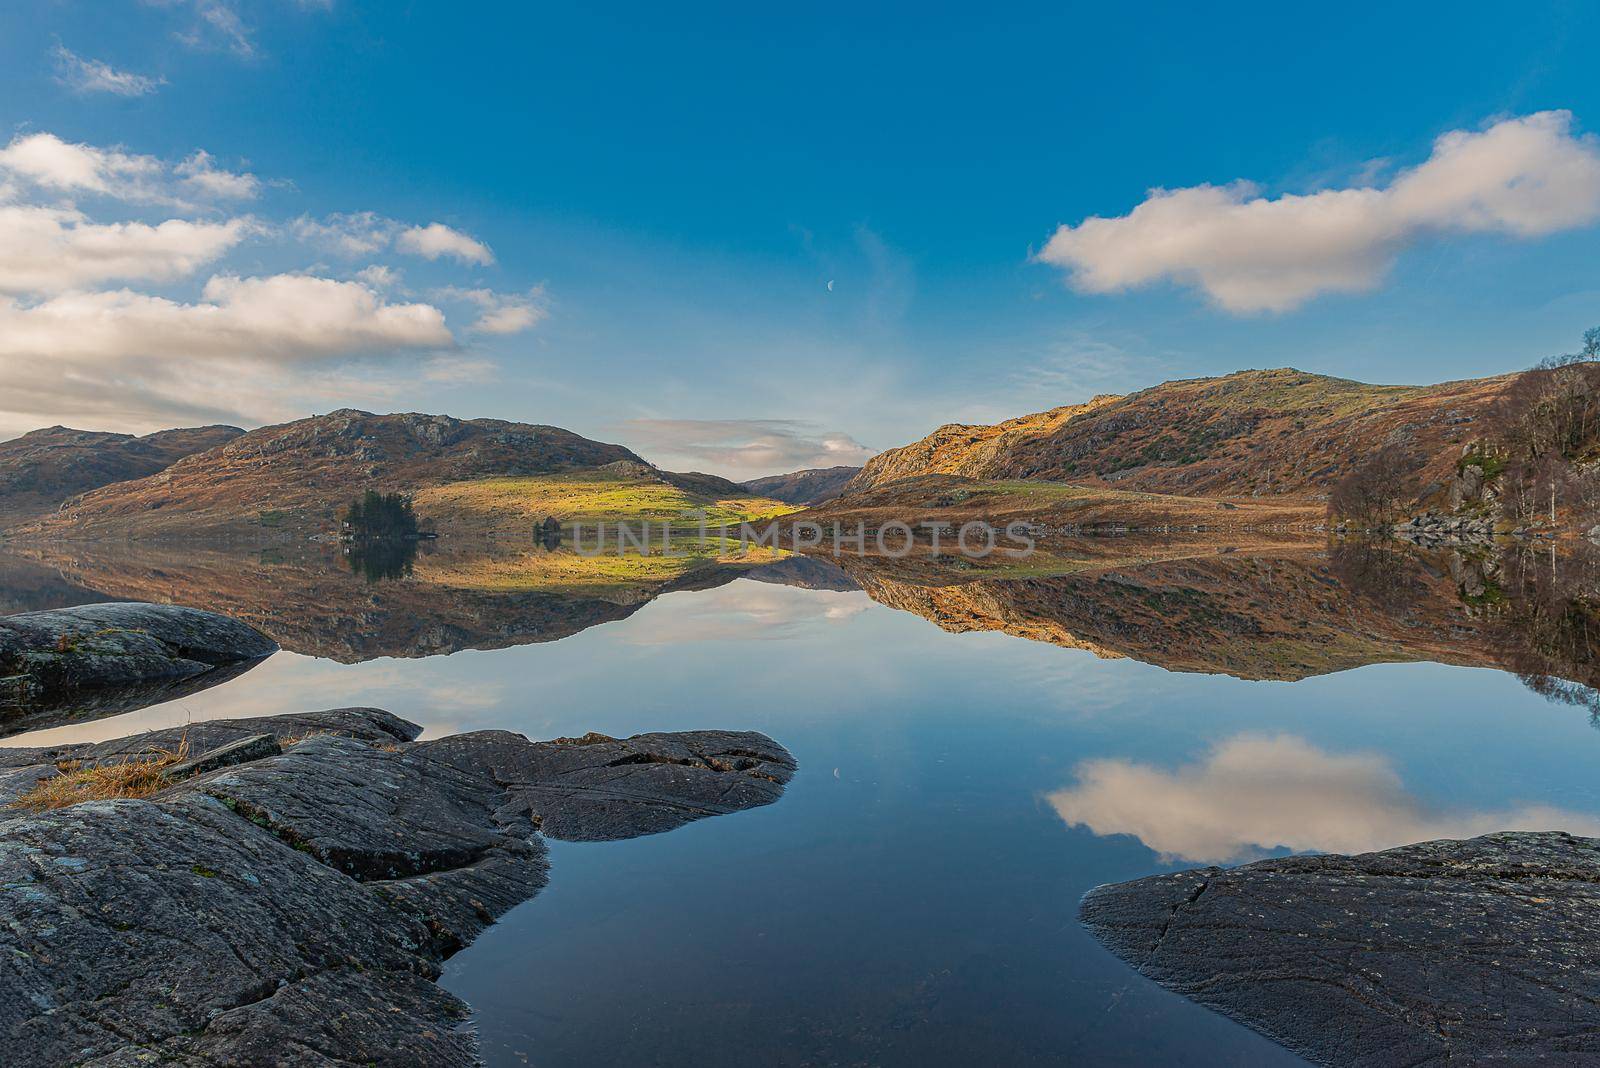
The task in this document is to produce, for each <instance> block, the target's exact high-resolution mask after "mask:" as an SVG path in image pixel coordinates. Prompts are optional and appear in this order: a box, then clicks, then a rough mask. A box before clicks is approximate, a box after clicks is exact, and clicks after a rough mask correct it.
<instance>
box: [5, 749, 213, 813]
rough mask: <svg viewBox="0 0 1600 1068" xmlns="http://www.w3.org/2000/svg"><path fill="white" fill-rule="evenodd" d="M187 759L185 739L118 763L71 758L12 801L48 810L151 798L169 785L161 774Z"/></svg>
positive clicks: (13, 804) (21, 805) (23, 805)
mask: <svg viewBox="0 0 1600 1068" xmlns="http://www.w3.org/2000/svg"><path fill="white" fill-rule="evenodd" d="M187 759H189V739H187V738H184V739H183V740H182V741H180V742H179V743H178V748H176V749H162V750H158V751H156V752H155V753H153V754H150V755H148V756H140V757H130V758H129V759H127V760H124V761H121V762H119V763H115V764H100V765H96V766H92V767H83V766H82V765H81V764H80V763H79V762H78V761H68V762H66V763H63V764H61V765H59V768H60V772H61V773H60V774H59V775H55V776H52V777H51V778H48V779H45V780H44V781H43V782H41V783H39V784H38V785H37V786H35V787H34V788H33V789H31V790H29V791H28V792H27V793H25V794H23V795H22V796H21V797H19V798H17V800H16V801H14V802H12V805H11V807H12V808H25V809H29V810H30V811H33V812H46V811H49V810H50V809H56V808H66V807H67V806H68V805H76V804H78V803H79V802H81V801H110V800H112V799H115V798H120V797H131V798H141V797H150V796H151V795H153V794H156V793H159V792H160V791H161V790H162V789H164V788H165V787H166V786H167V785H168V783H167V782H166V781H165V780H164V779H163V778H162V777H161V773H162V772H164V771H165V770H166V769H167V768H169V767H171V766H172V765H174V764H181V763H183V762H184V761H185V760H187Z"/></svg>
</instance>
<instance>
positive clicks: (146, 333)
mask: <svg viewBox="0 0 1600 1068" xmlns="http://www.w3.org/2000/svg"><path fill="white" fill-rule="evenodd" d="M454 345H455V342H454V339H453V338H452V337H451V334H450V332H449V330H448V329H446V327H445V320H444V314H443V313H442V312H440V311H439V309H437V308H435V307H433V306H431V305H428V304H393V303H389V302H386V301H384V300H383V299H382V298H381V297H379V296H378V294H376V293H374V292H373V291H372V290H371V289H369V288H367V287H366V286H364V285H361V284H360V283H358V282H340V281H334V280H331V279H327V278H316V277H311V276H306V275H275V276H271V277H266V278H238V277H235V276H232V275H218V276H216V277H213V278H212V279H211V280H210V281H209V282H207V283H206V285H205V287H204V289H203V291H202V295H201V299H199V300H198V301H194V302H182V301H174V300H169V299H166V298H163V297H156V296H151V295H148V294H143V293H137V292H134V291H131V290H126V289H123V290H116V291H112V292H99V293H66V294H63V295H60V296H56V297H52V298H50V299H48V300H44V301H40V302H37V303H31V304H30V303H24V302H21V301H17V300H14V299H7V298H0V381H3V382H5V384H6V388H5V389H4V390H3V391H0V426H4V427H6V428H8V429H13V428H18V427H21V428H30V427H33V426H37V425H39V424H40V421H41V419H45V418H47V417H48V419H49V421H66V420H77V421H82V422H88V423H92V424H93V425H115V426H125V427H129V428H133V429H152V428H155V427H160V426H172V425H175V424H179V423H183V422H186V421H190V420H195V419H201V420H206V421H216V420H218V419H222V420H225V421H233V422H240V421H245V422H248V421H252V420H255V419H260V418H263V417H289V416H299V415H303V414H305V412H306V411H307V410H309V408H307V407H306V406H305V405H306V404H307V403H309V401H310V400H312V399H320V400H322V401H324V402H327V401H331V402H336V403H342V404H343V403H354V402H357V401H359V400H360V399H361V398H362V397H371V396H374V395H380V396H381V395H383V394H384V393H385V391H386V389H389V388H390V387H392V385H393V380H394V378H395V375H394V374H393V372H392V371H391V372H388V373H386V374H373V373H371V371H370V369H363V368H360V367H359V366H355V365H351V363H350V361H351V360H353V359H357V358H360V357H373V358H376V357H382V358H384V359H385V360H386V361H388V362H391V363H392V362H393V361H394V360H395V359H397V358H399V357H403V356H405V355H406V354H408V353H409V354H411V355H413V356H414V357H419V358H422V359H423V362H422V364H421V365H420V372H421V373H424V374H430V373H432V368H433V362H432V361H433V359H434V357H435V354H437V353H439V352H440V350H452V349H453V348H454ZM448 361H449V357H448V356H446V357H445V358H444V362H441V365H440V370H439V373H438V375H437V377H436V378H433V379H430V380H434V381H440V382H447V383H448V382H458V381H462V380H464V378H465V377H466V375H467V373H468V371H469V370H471V368H467V367H452V366H450V364H449V363H448ZM391 391H392V390H391Z"/></svg>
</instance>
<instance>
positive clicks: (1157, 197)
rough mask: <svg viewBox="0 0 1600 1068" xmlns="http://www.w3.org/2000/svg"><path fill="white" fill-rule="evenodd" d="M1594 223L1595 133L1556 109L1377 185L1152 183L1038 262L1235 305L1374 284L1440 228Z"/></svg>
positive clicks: (1457, 144)
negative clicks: (1128, 205) (1186, 288)
mask: <svg viewBox="0 0 1600 1068" xmlns="http://www.w3.org/2000/svg"><path fill="white" fill-rule="evenodd" d="M1597 220H1600V141H1597V139H1596V138H1595V137H1594V136H1592V135H1584V136H1577V135H1574V134H1573V132H1572V116H1571V114H1570V113H1569V112H1566V111H1544V112H1539V113H1537V114H1534V115H1528V116H1524V117H1521V118H1514V119H1506V120H1503V121H1500V122H1497V123H1495V124H1494V125H1492V126H1490V127H1489V128H1487V129H1485V130H1482V131H1476V132H1473V131H1464V130H1457V131H1453V132H1451V133H1447V134H1445V135H1444V136H1442V137H1440V138H1439V139H1438V140H1437V141H1435V142H1434V146H1433V153H1432V155H1431V156H1429V158H1428V159H1427V160H1426V161H1425V162H1424V163H1422V164H1420V165H1418V166H1416V167H1413V168H1411V169H1410V170H1406V171H1402V172H1400V174H1399V175H1397V176H1396V177H1395V178H1394V180H1392V181H1391V182H1390V183H1389V184H1388V185H1387V186H1385V187H1381V188H1380V187H1375V186H1366V187H1354V188H1346V189H1326V190H1322V191H1319V192H1316V193H1309V194H1303V195H1301V194H1286V195H1284V196H1280V197H1277V198H1268V197H1264V196H1261V195H1260V194H1259V190H1258V188H1257V187H1256V186H1255V185H1253V184H1252V183H1250V182H1246V181H1237V182H1233V183H1231V184H1228V185H1223V186H1216V185H1200V186H1192V187H1189V188H1185V189H1174V190H1167V189H1155V190H1152V191H1151V193H1150V195H1149V196H1148V197H1147V198H1146V199H1145V201H1144V202H1143V203H1141V204H1140V205H1139V206H1138V207H1136V208H1134V209H1133V210H1132V211H1131V212H1129V213H1128V214H1127V215H1123V216H1119V217H1116V218H1110V219H1106V218H1100V217H1098V216H1095V217H1091V218H1088V219H1085V220H1084V221H1083V222H1081V223H1079V224H1078V225H1077V226H1062V227H1060V228H1059V229H1058V230H1057V231H1056V232H1055V234H1054V235H1053V236H1052V237H1051V238H1050V241H1049V243H1048V244H1046V245H1045V247H1044V249H1043V251H1041V252H1040V253H1039V254H1038V257H1037V258H1038V259H1039V260H1040V261H1042V262H1044V263H1048V264H1052V265H1054V266H1056V267H1060V268H1061V269H1063V270H1065V271H1067V272H1068V281H1069V283H1070V284H1071V285H1072V286H1073V287H1074V288H1077V289H1079V290H1082V291H1084V292H1089V293H1110V292H1116V291H1119V290H1125V289H1130V288H1134V287H1137V286H1143V285H1148V284H1150V283H1152V282H1156V281H1160V280H1169V281H1173V282H1176V283H1179V284H1182V285H1190V286H1195V287H1197V288H1199V289H1201V290H1203V291H1204V292H1205V293H1206V294H1207V295H1208V296H1209V297H1211V299H1212V300H1214V301H1215V302H1216V303H1217V304H1218V305H1220V306H1221V307H1222V308H1224V309H1226V310H1228V311H1231V312H1236V313H1241V312H1258V311H1287V310H1289V309H1291V308H1294V307H1297V306H1299V305H1300V304H1303V303H1305V302H1306V301H1307V300H1310V299H1311V298H1313V297H1315V296H1317V295H1318V294H1321V293H1327V292H1360V291H1364V290H1370V289H1372V288H1374V287H1375V286H1377V285H1378V283H1379V282H1381V281H1382V279H1383V277H1384V275H1385V273H1386V272H1387V271H1388V269H1389V267H1390V266H1391V264H1392V263H1393V261H1394V258H1395V256H1396V255H1397V254H1398V253H1399V251H1400V250H1401V249H1403V248H1405V247H1406V246H1408V245H1410V244H1413V243H1415V242H1417V241H1420V240H1424V239H1426V238H1428V237H1436V236H1439V235H1443V234H1452V233H1454V234H1471V233H1480V234H1501V235H1507V236H1511V237H1518V238H1533V237H1540V236H1543V235H1547V234H1551V233H1555V232H1557V231H1561V230H1568V229H1573V228H1577V227H1582V226H1588V225H1590V224H1592V223H1594V222H1596V221H1597Z"/></svg>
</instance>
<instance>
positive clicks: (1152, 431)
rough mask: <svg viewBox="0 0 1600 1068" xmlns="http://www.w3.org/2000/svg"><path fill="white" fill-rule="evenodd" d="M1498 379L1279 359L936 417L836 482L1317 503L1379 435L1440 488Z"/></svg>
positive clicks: (1506, 379) (1503, 381) (1504, 381)
mask: <svg viewBox="0 0 1600 1068" xmlns="http://www.w3.org/2000/svg"><path fill="white" fill-rule="evenodd" d="M1511 379H1512V376H1509V375H1507V376H1502V377H1497V378H1484V379H1474V380H1468V381H1462V382H1447V383H1444V384H1442V385H1436V386H1375V385H1367V384H1365V383H1362V382H1354V381H1350V380H1348V379H1342V378H1329V377H1327V376H1324V375H1315V374H1309V373H1307V372H1304V371H1297V370H1294V369H1292V368H1283V369H1278V370H1267V371H1240V372H1237V373H1235V374H1231V375H1226V376H1223V377H1220V378H1194V379H1185V380H1180V381H1173V382H1164V383H1162V384H1161V385H1158V386H1153V387H1151V388H1149V389H1145V390H1141V391H1139V392H1137V393H1132V394H1129V395H1127V396H1125V397H1109V396H1107V397H1096V398H1095V399H1094V400H1092V401H1090V402H1089V403H1087V404H1082V405H1074V406H1069V407H1063V408H1052V409H1050V410H1049V411H1046V412H1040V413H1038V414H1036V415H1027V416H1022V417H1020V418H1017V419H1012V420H1009V421H1007V422H1004V423H1000V424H997V425H994V426H962V425H948V426H943V427H940V428H939V429H938V430H935V431H934V432H933V433H932V434H930V435H928V436H927V437H926V438H923V439H922V440H921V441H918V442H914V443H912V444H911V445H907V446H904V447H903V448H899V449H891V450H889V451H888V452H885V453H883V454H881V455H879V456H875V457H873V458H872V459H871V460H870V461H868V462H867V464H866V466H865V467H864V468H863V469H862V471H861V473H860V474H859V475H857V476H856V477H855V479H854V480H853V481H852V482H851V483H850V486H849V487H848V488H847V491H846V492H847V494H855V493H858V492H860V491H863V490H869V489H882V488H884V487H887V486H890V485H893V484H895V483H898V482H902V481H904V480H907V479H912V478H921V477H925V476H928V475H959V476H963V477H966V478H971V479H978V480H1014V479H1026V480H1043V481H1053V482H1071V483H1075V484H1078V485H1087V486H1102V487H1110V486H1116V487H1117V488H1119V489H1126V490H1136V491H1142V492H1147V493H1161V494H1182V495H1188V496H1199V497H1234V498H1239V497H1264V496H1273V497H1286V498H1298V499H1304V500H1321V499H1323V498H1324V497H1325V496H1326V494H1327V492H1328V490H1329V488H1330V487H1332V485H1333V484H1334V483H1335V482H1337V481H1338V480H1339V479H1340V478H1341V477H1343V476H1344V475H1345V474H1346V473H1348V472H1349V471H1350V470H1351V469H1352V468H1353V467H1354V466H1355V465H1356V464H1358V463H1360V462H1361V461H1362V460H1364V459H1365V458H1366V457H1367V456H1369V455H1370V454H1371V453H1372V452H1373V451H1374V450H1376V449H1379V448H1381V447H1383V446H1385V445H1390V444H1398V445H1403V446H1405V447H1406V448H1407V449H1409V450H1412V451H1414V452H1416V453H1418V454H1420V455H1422V456H1424V457H1427V458H1428V460H1427V466H1426V467H1425V469H1424V483H1425V484H1427V483H1432V484H1435V485H1436V486H1437V487H1438V488H1443V486H1444V485H1445V484H1446V483H1447V482H1448V480H1449V478H1450V476H1451V475H1452V474H1453V473H1454V466H1455V463H1456V460H1457V459H1458V458H1459V456H1460V447H1461V445H1462V444H1463V443H1464V442H1466V441H1468V440H1470V439H1471V438H1472V437H1473V428H1472V426H1471V424H1472V423H1474V422H1475V421H1476V420H1477V419H1478V418H1479V417H1481V415H1482V414H1483V413H1484V411H1485V410H1486V409H1487V408H1488V406H1489V405H1490V404H1491V403H1492V402H1493V401H1494V399H1495V398H1496V397H1498V396H1499V395H1500V393H1501V391H1503V390H1504V389H1505V388H1506V386H1507V385H1508V384H1509V383H1510V381H1511Z"/></svg>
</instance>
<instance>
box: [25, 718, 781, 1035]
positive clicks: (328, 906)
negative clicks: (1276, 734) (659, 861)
mask: <svg viewBox="0 0 1600 1068" xmlns="http://www.w3.org/2000/svg"><path fill="white" fill-rule="evenodd" d="M184 729H185V728H179V729H178V730H184ZM186 729H187V730H188V731H189V732H190V734H191V735H198V733H199V732H202V731H203V732H204V733H205V737H206V739H207V741H206V742H205V745H206V746H212V745H214V744H223V745H227V744H230V743H237V742H238V741H240V740H245V739H251V738H252V737H253V736H260V735H267V736H269V737H270V738H271V739H272V740H273V745H282V751H281V753H279V754H278V755H272V756H266V757H263V758H261V759H255V760H249V761H247V762H244V763H239V764H234V765H231V766H224V767H221V768H218V769H215V770H211V771H208V772H204V773H201V774H197V775H195V776H194V777H193V778H190V779H188V780H186V781H184V782H182V783H180V784H178V785H176V786H173V787H171V788H169V789H168V790H166V791H165V792H164V793H161V794H158V795H157V796H156V797H154V798H152V799H149V800H118V801H106V802H85V803H82V804H78V805H74V806H72V807H70V808H65V809H58V810H55V811H50V812H44V813H39V814H35V815H17V816H13V817H12V818H9V819H5V820H3V821H0V885H4V886H5V887H6V888H7V893H6V894H4V895H0V945H3V948H4V951H3V952H0V989H4V990H6V991H7V997H6V998H4V999H0V1036H3V1038H0V1042H3V1046H4V1048H5V1049H6V1051H7V1052H6V1060H7V1063H16V1064H30V1065H31V1064H40V1065H44V1064H57V1063H74V1064H85V1065H100V1066H111V1065H131V1064H141V1063H157V1062H160V1063H175V1064H184V1065H201V1064H240V1065H243V1064H277V1065H313V1064H315V1065H323V1064H329V1063H339V1064H377V1065H408V1066H409V1065H468V1064H474V1063H476V1059H477V1053H476V1042H475V1040H474V1037H473V1035H472V1032H471V1031H470V1029H468V1028H467V1027H466V1026H465V1021H466V1018H467V1014H468V1009H467V1006H466V1005H464V1004H463V1003H462V1002H461V1001H460V1000H459V999H457V998H456V997H454V996H453V995H451V994H449V993H448V992H446V991H445V990H443V989H442V988H440V987H438V986H436V985H434V983H433V982H431V980H432V979H434V978H436V977H437V976H438V975H439V972H440V963H441V962H442V961H443V960H444V958H446V957H448V956H449V955H450V954H451V953H453V952H455V951H456V950H457V949H459V948H461V947H462V946H464V945H466V944H467V943H468V942H470V941H471V940H472V939H473V938H474V937H475V936H476V935H477V934H478V933H479V932H480V931H482V930H483V928H485V927H486V926H488V925H489V924H490V923H493V922H494V920H495V919H497V918H498V917H499V916H500V915H502V914H503V913H504V912H505V911H506V910H507V909H509V908H511V907H512V906H513V905H515V904H517V903H519V902H521V901H523V900H526V899H527V898H529V897H531V896H533V895H534V894H536V893H537V892H538V891H539V890H540V889H541V888H542V887H543V886H544V885H545V882H546V878H547V872H548V861H547V854H546V850H545V847H544V845H543V842H542V839H541V836H540V835H539V834H538V833H537V831H536V829H535V827H536V825H537V824H538V823H540V822H544V823H546V824H547V825H550V824H554V825H556V826H557V827H559V829H560V832H561V833H562V835H563V836H565V837H574V838H619V837H627V836H629V835H630V834H644V833H650V832H652V831H656V830H664V829H667V828H669V827H672V826H677V825H679V824H681V823H685V822H688V821H689V820H692V819H698V818H700V817H702V816H707V815H715V814H718V813H721V812H731V811H735V810H737V809H740V808H748V807H752V806H754V805H761V804H767V803H770V802H771V801H774V800H776V799H777V797H778V796H779V795H780V794H781V792H782V789H783V784H784V783H785V782H787V781H788V779H789V777H790V775H791V774H792V773H793V771H794V761H793V760H792V759H791V758H790V757H789V755H788V754H787V753H786V752H785V751H784V750H783V748H782V747H781V746H779V745H777V744H776V743H774V742H773V741H772V740H771V739H769V738H766V737H765V736H763V735H760V734H737V733H730V732H722V731H714V732H704V733H689V734H681V735H674V734H656V735H640V736H638V737H636V738H630V739H624V740H620V741H619V740H613V739H604V738H602V736H596V735H591V736H588V737H587V738H585V739H582V740H580V741H584V742H589V743H591V744H587V745H580V744H576V743H533V742H529V741H528V740H527V739H525V738H522V737H521V736H519V735H514V734H508V733H506V732H503V731H489V732H481V733H476V734H466V735H458V736H454V737H450V738H443V739H438V740H435V741H428V742H414V741H411V740H410V739H412V738H414V737H415V736H416V733H417V728H416V727H415V726H414V725H413V724H409V723H406V722H405V721H403V720H399V719H396V718H395V717H393V716H390V715H389V714H388V713H384V712H381V711H379V710H376V709H342V710H336V711H333V712H325V713H312V714H308V715H305V716H284V717H276V718H272V719H255V720H237V721H224V722H212V723H203V724H196V725H194V726H191V727H189V728H186ZM308 732H309V733H308ZM173 734H174V732H172V731H161V732H152V733H151V734H147V735H142V736H138V737H136V738H131V739H122V740H119V741H118V742H114V743H101V744H100V745H97V746H87V745H85V746H67V747H59V748H55V749H33V750H20V751H14V752H11V753H7V754H5V755H4V756H5V759H4V763H0V779H3V778H4V777H5V776H7V775H12V776H24V777H25V776H27V775H29V774H32V773H36V772H41V771H43V769H47V768H50V769H53V766H54V765H53V763H52V762H53V761H56V760H63V759H75V760H80V761H89V762H94V761H105V760H115V759H127V757H128V756H130V755H135V754H140V753H143V752H148V751H156V750H160V749H164V748H165V749H170V748H171V746H172V744H173V741H174V737H173ZM256 745H258V746H260V748H259V749H258V750H257V751H260V752H270V750H271V748H272V746H267V745H263V744H262V743H259V742H258V743H256ZM577 750H585V751H586V752H583V753H578V752H576V751H577ZM625 758H633V762H628V760H627V759H625ZM619 760H621V761H622V762H621V763H617V761H619ZM628 768H633V769H638V770H633V771H619V770H618V769H628ZM584 791H592V792H594V793H595V795H596V797H595V799H594V800H593V801H592V802H587V801H586V802H583V803H579V802H577V801H576V800H575V799H574V798H575V795H577V794H579V793H582V792H584Z"/></svg>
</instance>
